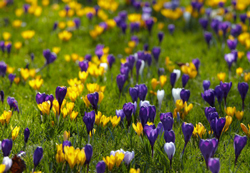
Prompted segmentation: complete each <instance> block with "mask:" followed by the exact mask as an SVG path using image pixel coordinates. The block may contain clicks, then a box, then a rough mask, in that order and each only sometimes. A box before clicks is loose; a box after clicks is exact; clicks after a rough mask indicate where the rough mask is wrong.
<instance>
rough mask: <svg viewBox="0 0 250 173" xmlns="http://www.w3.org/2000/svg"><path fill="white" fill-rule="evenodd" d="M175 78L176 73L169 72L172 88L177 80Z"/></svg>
mask: <svg viewBox="0 0 250 173" xmlns="http://www.w3.org/2000/svg"><path fill="white" fill-rule="evenodd" d="M176 79H177V74H176V73H171V74H170V83H171V86H172V88H173V87H174V85H175V82H176V81H177V80H176Z"/></svg>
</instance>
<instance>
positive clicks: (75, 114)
mask: <svg viewBox="0 0 250 173" xmlns="http://www.w3.org/2000/svg"><path fill="white" fill-rule="evenodd" d="M77 115H78V112H75V111H73V112H71V114H70V119H71V121H72V120H74V119H75V118H76V117H77Z"/></svg>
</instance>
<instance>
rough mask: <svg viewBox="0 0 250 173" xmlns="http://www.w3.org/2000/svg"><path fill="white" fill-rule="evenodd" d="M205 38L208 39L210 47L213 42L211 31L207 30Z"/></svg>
mask: <svg viewBox="0 0 250 173" xmlns="http://www.w3.org/2000/svg"><path fill="white" fill-rule="evenodd" d="M204 38H205V40H206V42H207V45H208V47H209V46H210V43H211V40H212V38H213V35H212V33H211V32H205V33H204Z"/></svg>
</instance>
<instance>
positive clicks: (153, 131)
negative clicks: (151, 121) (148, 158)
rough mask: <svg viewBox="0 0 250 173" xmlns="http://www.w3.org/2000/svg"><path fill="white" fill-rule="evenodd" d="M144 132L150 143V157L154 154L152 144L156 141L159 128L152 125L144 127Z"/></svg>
mask: <svg viewBox="0 0 250 173" xmlns="http://www.w3.org/2000/svg"><path fill="white" fill-rule="evenodd" d="M146 126H147V125H146ZM146 126H145V127H146ZM144 132H145V134H146V136H147V138H148V140H149V143H150V145H151V149H152V157H153V156H154V144H155V141H156V139H157V137H158V134H159V130H158V129H157V128H153V127H152V126H150V127H148V128H145V129H144Z"/></svg>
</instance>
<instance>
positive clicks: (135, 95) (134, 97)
mask: <svg viewBox="0 0 250 173" xmlns="http://www.w3.org/2000/svg"><path fill="white" fill-rule="evenodd" d="M129 94H130V96H131V98H132V101H133V102H136V101H137V99H138V87H130V88H129Z"/></svg>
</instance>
